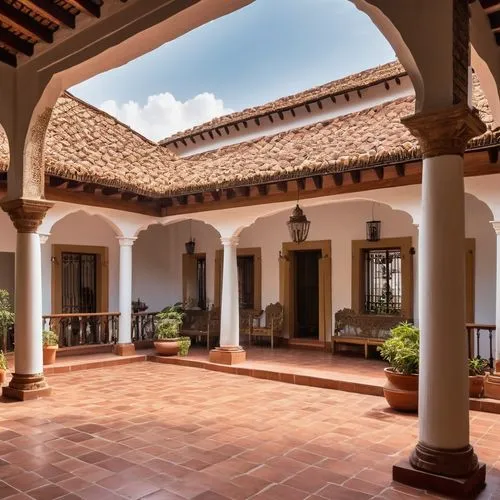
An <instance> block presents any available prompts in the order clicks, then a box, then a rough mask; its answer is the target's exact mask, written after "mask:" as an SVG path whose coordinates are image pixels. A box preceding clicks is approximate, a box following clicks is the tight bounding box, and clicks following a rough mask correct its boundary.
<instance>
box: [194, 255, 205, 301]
mask: <svg viewBox="0 0 500 500" xmlns="http://www.w3.org/2000/svg"><path fill="white" fill-rule="evenodd" d="M196 280H197V285H198V301H197V305H198V307H199V308H200V309H202V310H205V309H206V308H207V260H206V258H205V257H198V258H197V259H196Z"/></svg>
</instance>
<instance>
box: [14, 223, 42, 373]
mask: <svg viewBox="0 0 500 500" xmlns="http://www.w3.org/2000/svg"><path fill="white" fill-rule="evenodd" d="M15 305H16V325H15V345H16V347H15V353H14V358H15V373H16V374H18V375H37V374H41V373H43V355H42V259H41V249H40V237H39V236H38V234H37V233H19V232H18V233H17V247H16V291H15Z"/></svg>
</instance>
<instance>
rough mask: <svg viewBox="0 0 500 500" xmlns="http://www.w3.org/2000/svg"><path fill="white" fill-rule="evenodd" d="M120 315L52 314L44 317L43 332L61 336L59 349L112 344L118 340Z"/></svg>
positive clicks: (111, 313) (107, 313)
mask: <svg viewBox="0 0 500 500" xmlns="http://www.w3.org/2000/svg"><path fill="white" fill-rule="evenodd" d="M119 317H120V313H117V312H106V313H87V314H84V313H82V314H79V313H76V314H51V315H47V316H43V318H42V325H43V326H42V328H43V330H52V331H53V332H55V333H56V334H57V335H58V336H59V347H71V346H76V345H90V344H112V343H114V342H116V341H117V339H118V318H119Z"/></svg>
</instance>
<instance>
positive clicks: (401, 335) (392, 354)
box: [378, 321, 420, 411]
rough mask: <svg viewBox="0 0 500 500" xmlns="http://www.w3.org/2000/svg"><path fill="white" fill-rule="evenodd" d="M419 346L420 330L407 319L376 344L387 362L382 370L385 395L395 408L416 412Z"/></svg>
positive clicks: (390, 404)
mask: <svg viewBox="0 0 500 500" xmlns="http://www.w3.org/2000/svg"><path fill="white" fill-rule="evenodd" d="M419 347H420V332H419V330H418V328H416V327H415V326H414V325H412V324H411V323H408V322H406V321H405V322H402V323H399V325H397V326H396V327H394V328H393V329H392V330H391V333H390V336H389V338H388V339H387V340H386V341H385V342H384V343H383V344H382V345H381V346H380V347H378V351H379V352H380V355H381V357H382V358H383V359H385V360H386V361H387V362H388V363H389V365H390V366H389V368H385V369H384V372H385V375H386V377H387V382H386V384H385V386H384V396H385V399H386V400H387V402H388V403H389V406H390V407H391V408H394V409H395V410H400V411H417V408H418V363H419Z"/></svg>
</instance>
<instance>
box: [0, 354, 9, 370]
mask: <svg viewBox="0 0 500 500" xmlns="http://www.w3.org/2000/svg"><path fill="white" fill-rule="evenodd" d="M0 370H4V371H6V370H7V358H6V357H5V354H4V353H3V351H0Z"/></svg>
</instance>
